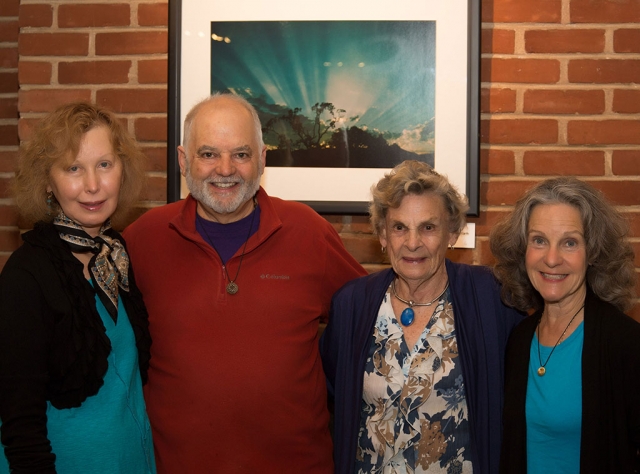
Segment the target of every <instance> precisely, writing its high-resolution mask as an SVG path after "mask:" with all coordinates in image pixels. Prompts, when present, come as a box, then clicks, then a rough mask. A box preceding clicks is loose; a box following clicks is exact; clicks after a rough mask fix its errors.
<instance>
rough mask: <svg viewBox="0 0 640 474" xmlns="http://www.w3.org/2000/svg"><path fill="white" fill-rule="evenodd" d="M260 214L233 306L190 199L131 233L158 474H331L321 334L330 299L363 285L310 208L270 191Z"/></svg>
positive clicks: (232, 268) (232, 267)
mask: <svg viewBox="0 0 640 474" xmlns="http://www.w3.org/2000/svg"><path fill="white" fill-rule="evenodd" d="M258 205H259V206H260V210H261V216H260V226H259V228H258V231H257V232H256V233H255V234H254V235H253V236H251V238H250V239H249V241H248V244H247V248H246V253H245V255H244V258H243V261H242V267H241V269H240V273H239V276H238V278H237V280H236V281H237V283H238V286H239V291H238V293H237V294H235V295H229V294H228V293H227V292H226V291H225V286H226V280H225V273H224V269H223V267H222V262H221V260H220V258H219V257H218V254H217V253H216V252H215V251H214V250H213V249H212V248H211V246H210V245H209V244H207V243H206V242H205V241H204V240H203V239H202V238H201V236H200V235H199V234H198V232H197V231H196V228H195V212H196V201H195V200H194V199H193V198H191V197H190V196H189V197H188V198H187V199H186V200H183V201H180V202H177V203H173V204H169V205H166V206H163V207H160V208H156V209H153V210H151V211H149V212H147V213H146V214H144V215H143V216H142V217H140V218H139V219H138V220H137V221H136V222H134V223H133V224H132V225H131V226H129V227H128V228H127V229H126V231H125V232H124V236H125V238H126V241H127V245H128V249H129V253H130V257H131V261H132V264H133V268H134V270H135V275H136V280H137V282H138V286H139V287H140V290H141V291H142V294H143V295H144V300H145V303H146V305H147V309H148V311H149V323H150V330H151V337H152V339H153V345H152V348H151V366H150V368H149V382H148V384H147V385H146V387H145V398H146V403H147V410H148V413H149V418H150V420H151V425H152V427H153V436H154V445H155V451H156V461H157V468H158V473H159V474H165V473H171V474H175V473H185V472H188V473H190V474H197V473H224V474H231V473H251V474H255V473H292V474H293V473H295V474H299V473H305V474H313V473H323V474H329V473H332V472H333V461H332V454H331V452H332V451H331V448H332V447H331V438H330V435H329V431H328V428H327V426H328V422H329V414H328V412H327V406H326V397H327V395H326V385H325V378H324V374H323V371H322V363H321V361H320V357H319V354H318V323H319V322H321V321H322V322H326V320H327V315H328V312H329V305H330V301H331V297H332V295H333V294H334V292H335V291H336V290H337V289H338V288H340V287H341V286H342V285H343V284H344V283H345V282H347V281H349V280H352V279H353V278H356V277H358V276H362V275H364V274H365V273H366V272H365V271H364V269H363V268H362V267H361V266H360V265H359V264H358V263H357V262H356V261H355V260H354V259H353V258H352V257H351V255H350V254H349V253H348V252H347V251H346V249H345V248H344V246H343V244H342V242H341V240H340V237H339V235H338V234H337V232H336V231H335V230H334V229H333V227H332V226H331V225H330V224H329V223H328V222H327V221H326V220H325V219H323V218H322V217H320V216H319V215H318V214H317V213H316V212H314V211H313V210H312V209H311V208H309V207H308V206H305V205H303V204H300V203H296V202H287V201H283V200H281V199H278V198H271V197H269V196H267V194H266V193H265V191H264V190H263V189H260V191H259V192H258ZM241 253H242V248H241V249H240V250H238V252H237V253H236V255H234V256H233V257H232V258H231V259H230V260H229V262H228V270H229V274H230V275H234V276H235V273H236V270H237V268H238V264H239V261H240V254H241Z"/></svg>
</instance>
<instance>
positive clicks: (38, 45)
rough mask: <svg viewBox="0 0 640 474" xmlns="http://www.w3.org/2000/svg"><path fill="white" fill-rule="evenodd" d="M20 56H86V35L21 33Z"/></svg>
mask: <svg viewBox="0 0 640 474" xmlns="http://www.w3.org/2000/svg"><path fill="white" fill-rule="evenodd" d="M18 49H19V51H20V55H21V56H86V55H87V54H88V52H89V35H88V34H86V33H22V34H21V35H20V39H19V41H18Z"/></svg>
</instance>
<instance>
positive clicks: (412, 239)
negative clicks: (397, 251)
mask: <svg viewBox="0 0 640 474" xmlns="http://www.w3.org/2000/svg"><path fill="white" fill-rule="evenodd" d="M420 245H422V240H420V233H419V232H418V229H409V231H408V232H407V240H406V246H407V248H408V249H409V250H412V251H413V250H417V249H418V248H419V247H420Z"/></svg>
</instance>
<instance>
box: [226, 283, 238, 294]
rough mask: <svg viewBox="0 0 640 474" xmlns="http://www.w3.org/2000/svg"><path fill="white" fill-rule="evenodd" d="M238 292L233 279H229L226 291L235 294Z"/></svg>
mask: <svg viewBox="0 0 640 474" xmlns="http://www.w3.org/2000/svg"><path fill="white" fill-rule="evenodd" d="M237 292H238V285H236V283H235V282H234V281H230V282H229V284H228V285H227V293H229V294H230V295H235V294H236V293H237Z"/></svg>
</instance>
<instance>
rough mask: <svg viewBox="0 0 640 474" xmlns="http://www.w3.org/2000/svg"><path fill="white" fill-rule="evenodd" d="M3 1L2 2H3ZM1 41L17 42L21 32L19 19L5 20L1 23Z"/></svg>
mask: <svg viewBox="0 0 640 474" xmlns="http://www.w3.org/2000/svg"><path fill="white" fill-rule="evenodd" d="M1 3H2V2H0V4H1ZM0 25H2V27H1V28H0V42H3V43H17V42H18V36H19V34H20V24H19V23H18V20H15V21H11V20H9V21H3V22H1V23H0Z"/></svg>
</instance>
